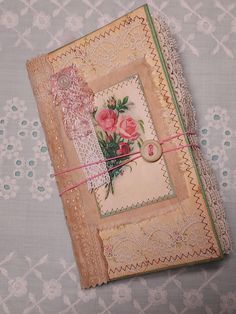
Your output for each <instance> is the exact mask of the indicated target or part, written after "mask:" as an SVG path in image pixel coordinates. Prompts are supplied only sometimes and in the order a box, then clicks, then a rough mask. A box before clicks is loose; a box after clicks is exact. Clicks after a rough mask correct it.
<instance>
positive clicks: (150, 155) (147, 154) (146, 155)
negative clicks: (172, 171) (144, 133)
mask: <svg viewBox="0 0 236 314" xmlns="http://www.w3.org/2000/svg"><path fill="white" fill-rule="evenodd" d="M141 155H142V157H143V159H145V160H146V161H149V162H154V161H157V160H159V159H160V158H161V155H162V148H161V145H160V144H159V143H158V142H156V141H154V140H147V141H144V142H143V144H142V147H141Z"/></svg>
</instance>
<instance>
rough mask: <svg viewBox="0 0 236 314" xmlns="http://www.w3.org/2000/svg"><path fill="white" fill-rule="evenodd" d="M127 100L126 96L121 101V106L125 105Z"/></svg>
mask: <svg viewBox="0 0 236 314" xmlns="http://www.w3.org/2000/svg"><path fill="white" fill-rule="evenodd" d="M128 100H129V97H128V96H125V98H124V99H123V102H122V104H123V105H125V104H126V103H127V102H128Z"/></svg>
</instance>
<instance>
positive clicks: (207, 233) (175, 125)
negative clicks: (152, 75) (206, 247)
mask: <svg viewBox="0 0 236 314" xmlns="http://www.w3.org/2000/svg"><path fill="white" fill-rule="evenodd" d="M141 24H142V25H143V26H144V28H143V29H144V31H145V32H146V38H148V40H147V42H148V43H149V48H150V50H151V55H153V60H154V61H155V64H154V66H155V67H156V68H157V72H158V74H159V79H160V87H161V88H160V89H161V94H162V96H163V98H164V99H165V101H166V103H167V104H168V108H169V109H170V110H171V113H170V115H171V116H172V120H173V121H174V127H175V129H176V132H178V130H179V127H178V125H177V124H178V120H177V119H176V114H175V110H174V108H173V107H172V103H171V101H170V97H169V96H168V95H167V94H168V91H167V89H165V84H163V83H162V82H163V81H164V78H163V77H162V72H161V71H160V68H161V67H160V65H159V64H158V59H157V58H156V53H155V49H154V48H153V47H152V42H151V41H150V36H149V30H148V28H147V25H146V23H144V22H141ZM182 141H183V140H180V144H181V143H182ZM182 153H183V159H184V160H185V165H186V166H187V169H186V170H187V171H188V173H189V174H188V178H189V179H190V184H191V185H192V190H193V192H194V195H193V196H194V197H195V199H196V204H197V205H198V207H197V209H198V210H200V212H201V213H200V217H201V218H202V223H203V224H204V225H205V226H204V228H203V229H204V230H205V231H206V237H207V238H208V242H209V243H210V244H211V245H212V247H213V245H214V242H213V239H212V236H210V235H209V233H210V230H209V229H207V223H206V222H205V220H206V217H204V215H203V214H204V211H203V209H202V208H201V207H202V204H201V203H200V202H199V199H200V197H199V196H198V195H197V193H198V190H197V189H196V184H195V183H193V181H194V178H193V177H192V176H191V174H192V172H191V170H190V165H189V163H188V159H187V157H186V155H187V153H186V152H185V151H182Z"/></svg>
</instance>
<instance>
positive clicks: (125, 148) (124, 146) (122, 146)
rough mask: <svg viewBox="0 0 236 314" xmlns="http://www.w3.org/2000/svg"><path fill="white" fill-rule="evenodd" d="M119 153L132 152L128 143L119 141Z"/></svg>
mask: <svg viewBox="0 0 236 314" xmlns="http://www.w3.org/2000/svg"><path fill="white" fill-rule="evenodd" d="M116 152H117V154H118V155H125V154H128V153H129V152H130V147H129V144H128V143H124V142H120V143H119V149H117V151H116Z"/></svg>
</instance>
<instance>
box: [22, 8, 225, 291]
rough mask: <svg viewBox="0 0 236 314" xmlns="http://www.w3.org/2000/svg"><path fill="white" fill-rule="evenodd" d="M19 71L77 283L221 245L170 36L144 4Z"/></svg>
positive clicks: (208, 177) (192, 259)
mask: <svg viewBox="0 0 236 314" xmlns="http://www.w3.org/2000/svg"><path fill="white" fill-rule="evenodd" d="M27 69H28V73H29V78H30V81H31V85H32V89H33V92H34V95H35V98H36V101H37V106H38V111H39V115H40V119H41V122H42V125H43V128H44V131H45V137H46V140H47V145H48V149H49V153H50V157H51V160H52V164H53V168H54V176H55V180H56V182H57V185H58V194H59V196H60V197H61V200H62V202H63V206H64V211H65V218H66V221H67V225H68V229H69V232H70V236H71V241H72V247H73V250H74V255H75V259H76V262H77V265H78V270H79V273H80V280H81V286H82V287H84V288H89V287H94V286H96V285H100V284H103V283H107V282H109V281H111V280H115V279H119V278H122V277H127V276H133V275H138V274H143V273H146V272H152V271H159V270H164V269H168V268H172V267H179V266H182V265H191V264H194V263H200V262H209V261H213V260H219V259H222V258H223V256H224V254H227V253H229V252H230V250H231V241H230V237H229V231H228V225H227V222H226V217H225V212H224V209H223V205H222V201H221V198H220V195H219V191H218V188H217V184H216V182H215V178H214V176H213V175H212V172H211V170H210V168H209V166H208V165H207V163H206V161H205V160H204V158H203V156H202V153H201V150H200V147H199V145H198V138H197V129H196V119H195V115H194V110H193V108H192V103H191V97H190V95H189V92H188V90H187V87H186V82H185V80H184V77H183V72H182V69H181V66H180V63H179V59H178V58H177V51H176V48H175V44H174V42H173V40H172V38H171V36H170V33H169V30H168V27H167V26H166V24H165V22H164V21H163V20H162V19H160V20H159V19H153V18H152V16H151V14H150V12H149V9H148V6H147V5H144V6H141V7H139V8H137V9H136V10H134V11H132V12H130V13H128V14H127V15H125V16H123V17H121V18H119V19H117V20H115V21H113V22H112V23H110V24H108V25H106V26H104V27H102V28H100V29H99V30H96V31H94V32H92V33H90V34H88V35H86V36H84V37H82V38H80V39H78V40H75V41H74V42H72V43H69V44H67V45H65V46H63V47H61V48H59V49H57V50H55V51H52V52H50V53H48V54H45V55H42V56H40V57H36V58H34V59H32V60H30V61H28V62H27Z"/></svg>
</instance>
